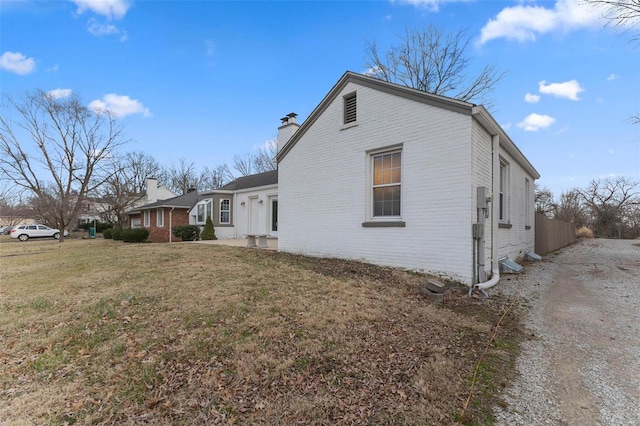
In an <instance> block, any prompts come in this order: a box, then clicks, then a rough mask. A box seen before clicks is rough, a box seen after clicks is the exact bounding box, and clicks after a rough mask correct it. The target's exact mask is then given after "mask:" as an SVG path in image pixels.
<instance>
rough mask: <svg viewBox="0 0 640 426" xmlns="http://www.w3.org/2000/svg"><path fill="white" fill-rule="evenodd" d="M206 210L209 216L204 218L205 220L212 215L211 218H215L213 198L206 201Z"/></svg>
mask: <svg viewBox="0 0 640 426" xmlns="http://www.w3.org/2000/svg"><path fill="white" fill-rule="evenodd" d="M205 210H206V215H207V216H206V217H205V218H204V221H205V222H206V221H207V217H210V218H211V220H213V202H212V201H211V200H207V201H205Z"/></svg>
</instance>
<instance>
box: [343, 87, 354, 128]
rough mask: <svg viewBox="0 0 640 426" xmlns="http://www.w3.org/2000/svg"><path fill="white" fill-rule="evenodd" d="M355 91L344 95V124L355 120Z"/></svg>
mask: <svg viewBox="0 0 640 426" xmlns="http://www.w3.org/2000/svg"><path fill="white" fill-rule="evenodd" d="M356 118H357V116H356V93H355V92H354V93H351V94H349V95H347V96H345V97H344V124H347V123H354V122H355V121H356Z"/></svg>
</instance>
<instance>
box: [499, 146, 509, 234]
mask: <svg viewBox="0 0 640 426" xmlns="http://www.w3.org/2000/svg"><path fill="white" fill-rule="evenodd" d="M509 172H510V168H509V163H508V162H507V161H506V160H504V159H502V158H500V176H499V179H500V193H499V197H500V199H499V204H498V209H499V210H498V222H500V223H509V204H510V197H509V184H510V182H509Z"/></svg>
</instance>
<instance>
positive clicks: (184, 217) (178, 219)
mask: <svg viewBox="0 0 640 426" xmlns="http://www.w3.org/2000/svg"><path fill="white" fill-rule="evenodd" d="M170 210H171V209H164V226H162V227H157V226H156V224H157V223H158V222H157V218H156V215H157V211H156V210H151V215H150V221H149V222H150V223H149V224H150V225H151V226H149V227H145V226H144V219H143V220H142V227H144V228H146V229H148V230H149V241H153V242H154V243H167V242H169V233H170V232H171V227H174V226H178V225H188V224H189V210H187V209H174V210H173V212H172V213H171V224H170V223H169V214H170ZM171 241H181V240H180V238H176V237H174V236H173V235H172V236H171Z"/></svg>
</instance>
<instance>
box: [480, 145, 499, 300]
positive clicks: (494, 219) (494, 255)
mask: <svg viewBox="0 0 640 426" xmlns="http://www.w3.org/2000/svg"><path fill="white" fill-rule="evenodd" d="M491 143H492V151H491V152H492V163H493V164H492V166H493V169H492V172H491V186H492V189H491V192H492V194H491V266H492V269H491V279H489V281H485V282H483V283H478V284H476V285H475V286H474V288H476V289H478V290H486V289H488V288H491V287H493V286H494V285H496V284H498V281H500V268H499V266H498V248H497V247H496V246H497V241H498V211H499V209H500V207H498V208H496V204H497V203H500V197H499V196H498V194H500V151H499V150H500V136H498V135H493V136H492V137H491Z"/></svg>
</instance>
